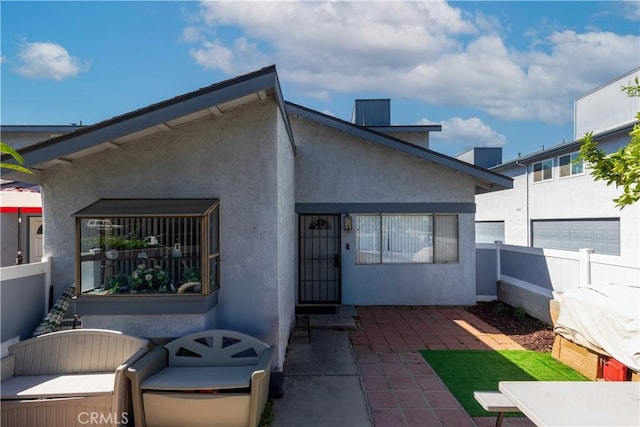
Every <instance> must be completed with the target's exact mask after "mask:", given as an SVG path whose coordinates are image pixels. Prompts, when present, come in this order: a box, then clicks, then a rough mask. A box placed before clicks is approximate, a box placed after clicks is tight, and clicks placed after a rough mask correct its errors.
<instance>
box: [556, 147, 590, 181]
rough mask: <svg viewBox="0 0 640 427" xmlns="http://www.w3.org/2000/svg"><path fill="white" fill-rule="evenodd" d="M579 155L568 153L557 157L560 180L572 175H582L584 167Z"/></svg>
mask: <svg viewBox="0 0 640 427" xmlns="http://www.w3.org/2000/svg"><path fill="white" fill-rule="evenodd" d="M579 158H580V153H578V152H575V153H570V154H565V155H563V156H560V157H558V169H559V170H560V178H565V177H568V176H573V175H582V174H583V173H584V165H583V162H582V160H579Z"/></svg>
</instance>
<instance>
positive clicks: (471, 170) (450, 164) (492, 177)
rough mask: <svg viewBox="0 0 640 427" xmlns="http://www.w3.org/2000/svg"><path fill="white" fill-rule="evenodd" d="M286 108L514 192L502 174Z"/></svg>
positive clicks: (297, 108)
mask: <svg viewBox="0 0 640 427" xmlns="http://www.w3.org/2000/svg"><path fill="white" fill-rule="evenodd" d="M286 107H287V111H288V112H289V114H293V115H296V116H299V117H302V118H304V119H307V120H311V121H313V122H316V123H319V124H321V125H324V126H327V127H330V128H333V129H336V130H339V131H342V132H345V133H347V134H349V135H352V136H355V137H359V138H363V139H366V140H368V141H371V142H375V143H378V144H381V145H383V146H385V147H389V148H392V149H394V150H398V151H401V152H403V153H406V154H410V155H412V156H416V157H418V158H421V159H424V160H428V161H430V162H433V163H435V164H437V165H440V166H444V167H447V168H450V169H453V170H455V171H457V172H461V173H465V174H468V175H470V176H472V177H474V178H477V179H478V180H480V181H483V182H486V183H487V184H489V185H490V186H491V188H492V189H494V190H504V189H509V188H513V180H512V179H511V178H509V177H507V176H504V175H501V174H498V173H496V172H491V171H488V170H486V169H483V168H480V167H478V166H474V165H472V164H470V163H467V162H463V161H462V160H458V159H455V158H453V157H449V156H446V155H444V154H440V153H437V152H435V151H432V150H429V149H426V148H423V147H420V146H417V145H414V144H411V143H409V142H406V141H403V140H401V139H397V138H393V137H391V136H388V135H385V134H383V133H380V132H376V131H374V130H371V129H369V128H366V127H362V126H357V125H354V124H353V123H349V122H346V121H344V120H340V119H337V118H335V117H331V116H328V115H326V114H322V113H320V112H318V111H314V110H311V109H308V108H306V107H303V106H301V105H297V104H293V103H291V102H287V103H286Z"/></svg>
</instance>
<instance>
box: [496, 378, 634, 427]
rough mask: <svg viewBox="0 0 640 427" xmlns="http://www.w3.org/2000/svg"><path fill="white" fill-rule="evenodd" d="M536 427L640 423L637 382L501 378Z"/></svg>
mask: <svg viewBox="0 0 640 427" xmlns="http://www.w3.org/2000/svg"><path fill="white" fill-rule="evenodd" d="M498 388H499V390H500V391H501V392H502V394H504V395H505V396H507V397H508V398H509V399H511V401H512V402H513V403H514V404H515V405H516V406H517V407H518V409H520V410H521V411H522V413H524V414H525V415H526V416H527V417H528V418H529V419H530V420H531V421H533V422H534V423H535V424H536V425H537V426H563V427H565V426H566V427H568V426H581V427H582V426H640V382H630V381H625V382H622V381H501V382H500V383H499V384H498Z"/></svg>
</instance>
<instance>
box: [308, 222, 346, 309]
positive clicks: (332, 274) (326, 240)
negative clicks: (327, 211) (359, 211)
mask: <svg viewBox="0 0 640 427" xmlns="http://www.w3.org/2000/svg"><path fill="white" fill-rule="evenodd" d="M299 235H300V288H299V290H298V295H299V297H298V298H299V303H300V304H340V215H300V231H299Z"/></svg>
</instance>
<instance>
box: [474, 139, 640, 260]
mask: <svg viewBox="0 0 640 427" xmlns="http://www.w3.org/2000/svg"><path fill="white" fill-rule="evenodd" d="M598 141H599V145H600V147H601V148H602V149H603V150H605V151H606V152H607V153H611V152H614V151H616V150H617V149H618V148H619V147H621V146H623V145H625V144H626V143H627V142H628V141H629V136H628V135H626V134H625V133H619V134H617V135H614V136H611V137H609V138H600V139H599V140H598ZM566 152H567V153H568V152H571V151H570V150H569V151H566ZM562 154H566V153H565V152H562ZM558 155H559V153H558V152H552V153H550V154H549V156H547V157H540V160H544V159H547V158H548V159H553V160H554V170H553V174H554V175H553V179H552V180H549V181H542V182H536V183H534V182H533V175H532V172H531V171H532V167H531V162H528V163H529V166H528V171H529V173H528V174H527V175H525V174H524V171H525V168H524V167H522V166H513V167H512V168H510V169H509V170H506V171H503V170H501V171H499V172H500V173H504V174H505V175H509V176H513V177H514V181H513V189H510V190H502V191H497V192H493V193H487V194H480V195H478V196H476V208H477V211H476V220H477V221H491V220H501V221H504V222H505V243H507V244H511V245H521V246H529V245H530V244H531V238H530V237H529V240H527V236H528V234H529V233H530V221H533V220H542V219H597V218H620V257H621V259H622V260H625V261H627V262H630V263H632V265H640V205H639V204H637V203H636V204H634V205H631V206H627V207H625V208H624V209H618V208H616V207H615V203H614V202H613V201H612V200H613V199H614V198H616V197H618V196H619V195H620V194H621V189H618V188H616V187H615V185H610V186H608V185H607V184H606V182H603V181H597V182H596V181H594V180H593V178H592V177H591V175H590V174H589V170H588V169H587V168H585V173H584V174H582V175H575V176H571V177H565V178H560V177H559V172H558V167H557V165H558ZM527 209H528V211H529V212H528V216H527Z"/></svg>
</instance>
